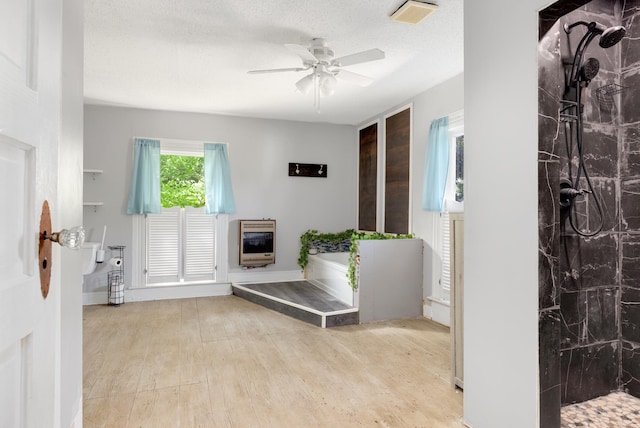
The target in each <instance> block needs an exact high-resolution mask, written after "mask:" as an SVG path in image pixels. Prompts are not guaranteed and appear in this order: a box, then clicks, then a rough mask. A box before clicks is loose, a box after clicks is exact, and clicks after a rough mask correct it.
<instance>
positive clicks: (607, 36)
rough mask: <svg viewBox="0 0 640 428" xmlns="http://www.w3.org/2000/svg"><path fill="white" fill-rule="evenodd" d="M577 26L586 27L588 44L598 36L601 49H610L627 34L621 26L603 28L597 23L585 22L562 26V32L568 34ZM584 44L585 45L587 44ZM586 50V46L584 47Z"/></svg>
mask: <svg viewBox="0 0 640 428" xmlns="http://www.w3.org/2000/svg"><path fill="white" fill-rule="evenodd" d="M577 25H584V26H585V27H587V34H585V36H584V37H585V38H586V37H587V36H589V40H588V43H590V42H591V40H592V39H593V37H594V36H596V35H600V47H601V48H604V49H606V48H610V47H611V46H613V45H615V44H616V43H618V42H619V41H620V40H622V38H623V37H624V35H625V34H626V32H627V29H626V28H624V27H623V26H621V25H616V26H615V27H609V28H607V27H605V26H604V25H602V24H600V23H599V22H595V21H592V22H585V21H577V22H574V23H573V24H564V32H565V33H567V34H569V33H571V30H573V27H575V26H577ZM588 43H586V44H588ZM585 48H586V45H585Z"/></svg>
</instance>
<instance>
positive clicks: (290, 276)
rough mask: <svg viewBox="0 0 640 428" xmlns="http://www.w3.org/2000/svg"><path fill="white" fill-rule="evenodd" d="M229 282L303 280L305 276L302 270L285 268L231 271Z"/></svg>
mask: <svg viewBox="0 0 640 428" xmlns="http://www.w3.org/2000/svg"><path fill="white" fill-rule="evenodd" d="M227 279H228V280H229V282H232V283H234V284H235V283H242V282H278V281H302V280H304V276H303V274H302V271H301V270H283V271H264V272H260V271H256V272H251V271H246V272H229V274H228V278H227Z"/></svg>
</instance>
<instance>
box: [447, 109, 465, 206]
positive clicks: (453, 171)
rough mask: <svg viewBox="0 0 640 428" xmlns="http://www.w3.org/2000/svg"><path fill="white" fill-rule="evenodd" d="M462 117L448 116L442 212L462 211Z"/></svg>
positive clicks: (460, 115)
mask: <svg viewBox="0 0 640 428" xmlns="http://www.w3.org/2000/svg"><path fill="white" fill-rule="evenodd" d="M463 119H464V117H463V116H462V114H461V113H458V114H452V115H450V116H449V168H448V169H447V185H446V188H445V192H444V211H451V212H462V211H463V210H464V120H463Z"/></svg>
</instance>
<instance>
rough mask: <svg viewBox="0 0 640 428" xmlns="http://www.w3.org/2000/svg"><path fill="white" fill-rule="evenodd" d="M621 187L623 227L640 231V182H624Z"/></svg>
mask: <svg viewBox="0 0 640 428" xmlns="http://www.w3.org/2000/svg"><path fill="white" fill-rule="evenodd" d="M621 187H622V189H621V197H620V210H621V211H622V213H621V216H622V227H623V228H624V229H625V230H634V231H637V230H638V229H640V180H634V181H623V182H622V184H621Z"/></svg>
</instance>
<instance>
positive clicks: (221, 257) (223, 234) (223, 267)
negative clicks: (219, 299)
mask: <svg viewBox="0 0 640 428" xmlns="http://www.w3.org/2000/svg"><path fill="white" fill-rule="evenodd" d="M215 251H216V281H217V282H226V281H227V280H228V270H229V269H228V266H229V215H228V214H216V250H215Z"/></svg>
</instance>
